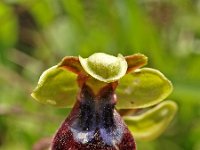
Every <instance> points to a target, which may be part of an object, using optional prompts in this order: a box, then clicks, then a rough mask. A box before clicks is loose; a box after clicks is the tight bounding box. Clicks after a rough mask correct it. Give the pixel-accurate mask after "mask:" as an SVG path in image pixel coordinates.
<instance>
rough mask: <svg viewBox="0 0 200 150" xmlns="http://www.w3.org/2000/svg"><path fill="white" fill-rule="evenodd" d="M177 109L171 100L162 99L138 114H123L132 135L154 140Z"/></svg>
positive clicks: (140, 138)
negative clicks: (162, 100) (157, 103)
mask: <svg viewBox="0 0 200 150" xmlns="http://www.w3.org/2000/svg"><path fill="white" fill-rule="evenodd" d="M176 111H177V105H176V103H175V102H173V101H164V102H162V103H160V104H159V105H157V106H155V107H154V108H152V109H150V110H148V111H146V112H145V113H143V114H141V115H138V116H124V117H123V119H124V121H125V123H126V124H127V126H128V128H129V130H130V131H131V133H132V134H133V136H134V137H135V138H136V139H138V140H154V139H155V138H157V137H158V136H160V135H161V134H162V133H163V132H164V131H165V130H166V128H167V127H168V125H169V124H170V122H171V121H172V119H173V118H174V116H175V114H176Z"/></svg>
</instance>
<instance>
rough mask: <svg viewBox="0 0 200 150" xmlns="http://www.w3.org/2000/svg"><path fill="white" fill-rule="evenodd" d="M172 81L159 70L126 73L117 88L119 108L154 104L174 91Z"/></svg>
mask: <svg viewBox="0 0 200 150" xmlns="http://www.w3.org/2000/svg"><path fill="white" fill-rule="evenodd" d="M172 89H173V87H172V84H171V82H170V81H169V80H168V79H167V78H166V77H165V76H164V75H163V74H162V73H161V72H160V71H158V70H155V69H151V68H143V69H137V70H135V71H134V72H132V73H130V74H127V75H125V76H124V77H123V78H122V79H121V80H120V82H119V86H118V88H117V90H116V94H117V97H118V100H119V101H118V103H117V108H119V109H133V108H145V107H149V106H153V105H155V104H157V103H159V102H161V101H162V100H164V99H165V98H166V97H167V96H168V95H169V94H170V93H171V92H172Z"/></svg>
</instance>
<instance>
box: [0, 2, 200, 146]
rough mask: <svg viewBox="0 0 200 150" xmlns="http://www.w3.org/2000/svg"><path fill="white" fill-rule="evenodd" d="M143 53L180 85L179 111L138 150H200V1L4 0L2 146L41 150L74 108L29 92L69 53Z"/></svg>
mask: <svg viewBox="0 0 200 150" xmlns="http://www.w3.org/2000/svg"><path fill="white" fill-rule="evenodd" d="M94 52H106V53H109V54H114V55H117V54H118V53H121V54H123V55H130V54H133V53H138V52H140V53H143V54H145V55H147V56H148V58H149V64H148V67H152V68H156V69H159V70H160V71H161V72H163V73H164V74H165V75H166V76H167V77H168V78H169V79H170V80H171V81H172V82H173V84H174V91H173V93H172V94H171V95H170V97H169V99H172V100H174V101H176V102H177V104H178V105H179V111H178V114H177V115H176V118H175V119H174V120H173V122H172V123H171V124H170V126H169V127H168V129H167V130H166V131H165V133H164V134H163V135H162V136H161V137H159V138H158V139H156V140H154V141H150V142H143V141H137V145H138V149H139V150H161V149H162V150H169V149H170V150H200V119H199V118H200V0H176V1H173V0H138V1H135V0H92V1H91V0H27V1H26V0H1V1H0V150H29V149H32V147H35V149H37V145H35V143H37V142H38V141H40V140H41V139H42V141H40V142H43V143H45V142H46V141H48V138H49V137H51V136H52V135H53V134H54V133H55V131H56V130H57V128H58V127H59V125H60V123H61V122H62V121H63V120H64V118H65V117H66V114H67V112H68V110H66V109H57V108H53V107H50V106H45V105H41V104H39V103H37V102H36V101H34V100H33V99H32V98H31V97H30V93H31V91H32V89H33V88H34V87H35V86H36V84H37V81H38V78H39V76H40V75H41V73H42V72H43V71H44V70H45V69H47V68H49V67H51V66H52V65H55V64H56V63H58V62H59V61H60V60H61V58H63V57H64V56H66V55H81V56H83V57H87V56H89V55H90V54H92V53H94Z"/></svg>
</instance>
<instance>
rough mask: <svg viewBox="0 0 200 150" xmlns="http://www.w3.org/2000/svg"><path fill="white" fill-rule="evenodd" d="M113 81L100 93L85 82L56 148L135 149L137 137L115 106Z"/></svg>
mask: <svg viewBox="0 0 200 150" xmlns="http://www.w3.org/2000/svg"><path fill="white" fill-rule="evenodd" d="M114 90H115V88H113V85H112V84H108V85H106V86H105V87H103V88H102V89H101V90H100V91H99V93H98V94H96V95H95V94H94V93H93V92H92V89H91V88H90V87H88V86H87V85H86V84H84V85H83V86H82V88H81V91H80V93H79V95H78V98H77V101H76V104H75V106H74V108H73V109H72V111H71V113H70V115H69V116H68V117H67V119H66V120H65V121H64V123H63V124H62V125H61V127H60V129H59V130H58V131H57V133H56V135H55V137H54V139H53V142H52V149H53V150H61V149H63V150H64V149H71V150H79V149H80V150H93V149H94V150H101V149H102V150H135V149H136V148H135V141H134V139H133V137H132V135H131V133H130V132H129V130H128V128H127V126H126V125H125V123H124V122H123V120H122V119H121V117H120V115H119V114H118V112H117V111H116V110H115V104H116V95H115V93H114Z"/></svg>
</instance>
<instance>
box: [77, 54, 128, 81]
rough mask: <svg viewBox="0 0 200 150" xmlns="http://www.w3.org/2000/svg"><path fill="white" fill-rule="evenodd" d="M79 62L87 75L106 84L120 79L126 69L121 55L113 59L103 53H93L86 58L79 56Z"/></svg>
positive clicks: (125, 63)
mask: <svg viewBox="0 0 200 150" xmlns="http://www.w3.org/2000/svg"><path fill="white" fill-rule="evenodd" d="M79 60H80V63H81V65H82V67H83V69H84V70H85V71H86V72H87V73H88V74H89V75H91V76H92V77H93V78H95V79H97V80H99V81H102V82H106V83H110V82H114V81H117V80H119V79H120V78H122V77H123V76H124V75H125V74H126V71H127V68H128V66H127V62H126V59H125V58H124V57H123V56H122V55H121V54H119V55H118V57H115V56H112V55H108V54H105V53H94V54H93V55H91V56H90V57H88V58H82V57H81V56H79Z"/></svg>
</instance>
